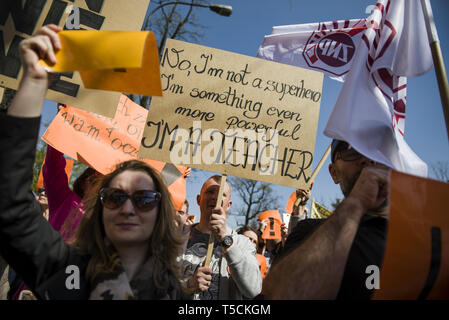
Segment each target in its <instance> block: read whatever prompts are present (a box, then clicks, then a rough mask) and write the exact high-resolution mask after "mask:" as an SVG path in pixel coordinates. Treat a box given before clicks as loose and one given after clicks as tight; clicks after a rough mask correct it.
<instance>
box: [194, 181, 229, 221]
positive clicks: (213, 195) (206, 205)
mask: <svg viewBox="0 0 449 320" xmlns="http://www.w3.org/2000/svg"><path fill="white" fill-rule="evenodd" d="M220 183H221V176H219V175H214V176H212V177H210V178H209V179H207V180H206V182H204V184H203V187H202V188H201V192H200V194H199V195H197V197H196V201H197V203H198V205H199V206H200V211H201V220H203V219H209V217H210V215H211V214H212V209H214V208H215V206H216V204H217V198H218V191H219V190H220ZM231 205H232V201H231V187H230V186H229V184H228V183H226V186H225V188H224V191H223V199H222V205H221V206H222V207H223V209H224V211H225V212H228V210H229V208H230V207H231Z"/></svg>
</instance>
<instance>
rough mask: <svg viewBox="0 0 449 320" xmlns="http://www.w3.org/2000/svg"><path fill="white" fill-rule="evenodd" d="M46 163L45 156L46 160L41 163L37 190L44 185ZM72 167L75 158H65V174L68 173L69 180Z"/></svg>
mask: <svg viewBox="0 0 449 320" xmlns="http://www.w3.org/2000/svg"><path fill="white" fill-rule="evenodd" d="M44 163H45V158H44V161H43V162H42V165H41V170H40V171H39V177H38V178H37V182H36V188H35V189H36V190H39V189H40V188H42V187H43V186H44V176H43V175H42V168H43V166H44ZM72 168H73V160H72V159H65V174H66V175H67V180H68V181H70V175H71V173H72Z"/></svg>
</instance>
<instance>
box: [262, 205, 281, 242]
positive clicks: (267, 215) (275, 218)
mask: <svg viewBox="0 0 449 320" xmlns="http://www.w3.org/2000/svg"><path fill="white" fill-rule="evenodd" d="M258 219H259V221H264V220H267V227H266V228H265V230H264V231H263V233H262V236H261V238H262V239H281V224H282V220H281V214H280V213H279V211H278V210H268V211H264V212H262V213H261V214H259V216H258Z"/></svg>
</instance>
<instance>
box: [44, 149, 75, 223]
mask: <svg viewBox="0 0 449 320" xmlns="http://www.w3.org/2000/svg"><path fill="white" fill-rule="evenodd" d="M65 166H66V160H65V158H64V154H63V153H61V152H59V151H58V150H56V149H55V148H53V147H52V146H50V145H48V146H47V153H46V154H45V162H44V165H43V167H42V176H43V177H44V186H45V191H46V192H47V198H48V208H49V213H50V219H49V221H50V223H51V222H52V221H54V219H58V220H61V221H64V220H65V219H66V218H67V216H68V215H69V213H70V211H68V210H66V211H65V212H64V214H65V215H66V216H65V217H55V214H56V213H58V214H60V213H61V212H60V210H58V208H59V207H60V206H61V204H62V203H63V202H64V200H66V199H67V198H68V197H69V196H70V195H71V194H72V192H73V191H72V190H71V189H70V187H69V182H68V177H67V174H66V172H65Z"/></svg>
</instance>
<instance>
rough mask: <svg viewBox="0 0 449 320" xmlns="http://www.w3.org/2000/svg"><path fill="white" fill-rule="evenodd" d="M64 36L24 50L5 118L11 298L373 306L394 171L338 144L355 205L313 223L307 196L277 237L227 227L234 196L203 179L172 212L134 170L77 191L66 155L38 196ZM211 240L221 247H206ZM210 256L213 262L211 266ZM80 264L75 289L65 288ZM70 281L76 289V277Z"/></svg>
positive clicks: (145, 168) (1, 223) (95, 177)
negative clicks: (192, 203)
mask: <svg viewBox="0 0 449 320" xmlns="http://www.w3.org/2000/svg"><path fill="white" fill-rule="evenodd" d="M59 31H60V28H59V27H57V26H54V25H48V26H45V27H43V28H41V29H40V30H39V31H38V32H37V33H36V34H35V35H34V36H33V37H31V38H29V39H26V40H23V41H22V42H21V44H20V58H21V62H22V65H23V77H22V79H21V83H20V87H19V89H18V92H17V94H16V96H15V98H14V100H13V102H12V104H11V106H10V107H9V109H8V110H7V113H6V114H5V115H1V117H0V148H1V150H2V152H1V154H0V194H2V197H1V198H0V239H1V242H0V255H1V257H0V298H1V299H104V300H112V299H118V300H124V299H186V300H189V299H194V300H222V299H226V300H241V299H254V298H256V299H335V298H341V299H369V298H370V296H371V295H372V293H373V289H367V288H366V286H365V278H366V274H365V272H364V271H365V268H366V266H368V265H373V264H375V265H379V266H380V265H381V264H382V259H383V254H384V251H385V238H386V227H387V221H388V220H387V219H388V198H387V195H388V185H389V170H388V169H387V168H385V167H384V166H381V165H379V164H377V163H375V162H374V161H371V160H370V159H367V158H366V157H364V156H363V155H361V154H360V153H358V152H357V151H356V150H355V149H353V148H352V147H351V146H350V145H348V144H347V143H346V142H344V141H338V140H334V141H333V143H332V153H331V157H332V164H331V165H330V166H329V172H330V175H331V177H332V179H333V180H334V182H335V183H336V184H339V185H340V187H341V190H342V192H343V194H344V196H345V199H344V200H343V201H342V202H341V203H340V204H339V206H338V207H337V208H336V210H335V212H334V214H333V215H332V216H331V217H330V218H328V219H326V220H324V219H323V220H321V219H306V218H305V210H306V207H305V206H306V204H307V200H308V199H309V197H310V192H311V188H310V190H297V198H298V199H300V200H301V201H299V204H298V205H296V206H295V207H294V209H293V212H292V218H291V219H290V225H289V226H285V225H283V227H282V236H281V238H280V239H277V240H266V241H264V240H262V239H261V234H262V232H263V229H264V228H266V222H264V221H262V223H261V224H260V227H259V229H258V230H255V229H251V228H249V227H245V228H242V229H240V230H238V231H235V230H232V229H231V228H229V227H228V225H227V212H228V210H230V208H231V206H232V200H231V193H232V188H231V186H230V185H228V184H227V183H226V184H225V187H224V191H223V195H222V201H221V203H217V202H218V198H219V189H220V183H221V179H222V177H221V176H212V177H210V178H209V179H207V180H206V181H205V182H204V184H203V186H202V188H201V191H200V194H199V195H198V196H197V203H198V205H199V207H200V221H199V222H198V223H193V221H192V220H191V219H189V212H188V208H189V205H188V202H185V204H184V206H183V208H182V209H181V210H178V211H176V210H175V209H174V206H173V204H172V200H171V196H170V193H169V191H168V188H167V186H166V184H165V182H164V180H163V178H162V177H161V175H160V173H159V172H158V171H156V170H155V169H154V168H152V167H151V166H149V165H148V164H146V163H144V162H141V161H137V160H132V161H127V162H123V163H121V164H119V165H118V166H117V168H116V169H115V170H114V171H113V172H111V173H109V174H107V175H105V176H102V175H100V174H98V173H97V172H96V171H95V170H93V169H91V168H89V169H87V170H86V171H85V172H84V173H83V174H82V175H81V176H80V178H79V179H78V180H77V182H76V183H75V184H74V186H73V191H72V190H71V189H70V187H69V185H68V182H67V181H68V179H67V176H66V174H65V172H64V167H65V160H64V155H63V154H62V153H60V152H59V151H57V150H55V149H53V148H52V147H51V146H48V147H47V154H46V161H45V165H44V167H43V176H44V188H43V189H42V190H39V199H38V200H37V199H36V197H35V196H34V195H33V193H32V192H31V191H30V188H29V186H30V185H31V181H32V175H33V174H32V167H33V163H34V156H35V149H36V148H35V147H36V142H37V138H38V130H39V125H40V116H41V111H42V104H43V101H44V97H45V94H46V91H47V90H48V86H49V82H50V80H51V79H50V78H51V75H50V74H49V73H48V72H47V71H46V70H45V68H44V67H42V66H41V65H40V64H39V59H45V60H47V61H49V62H50V63H55V62H56V58H55V51H57V50H59V49H60V48H61V44H60V42H59V38H58V36H57V33H58V32H59ZM210 243H212V244H211V246H210ZM209 247H210V248H211V252H210V254H209V256H210V263H207V264H206V263H205V260H206V256H208V249H209ZM73 267H75V268H76V269H77V270H78V271H79V273H78V274H79V277H80V279H78V280H77V281H74V282H73V286H70V285H69V286H68V285H67V283H68V281H67V280H68V277H69V276H70V273H68V272H67V270H72V269H71V268H73ZM69 282H70V281H69Z"/></svg>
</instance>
